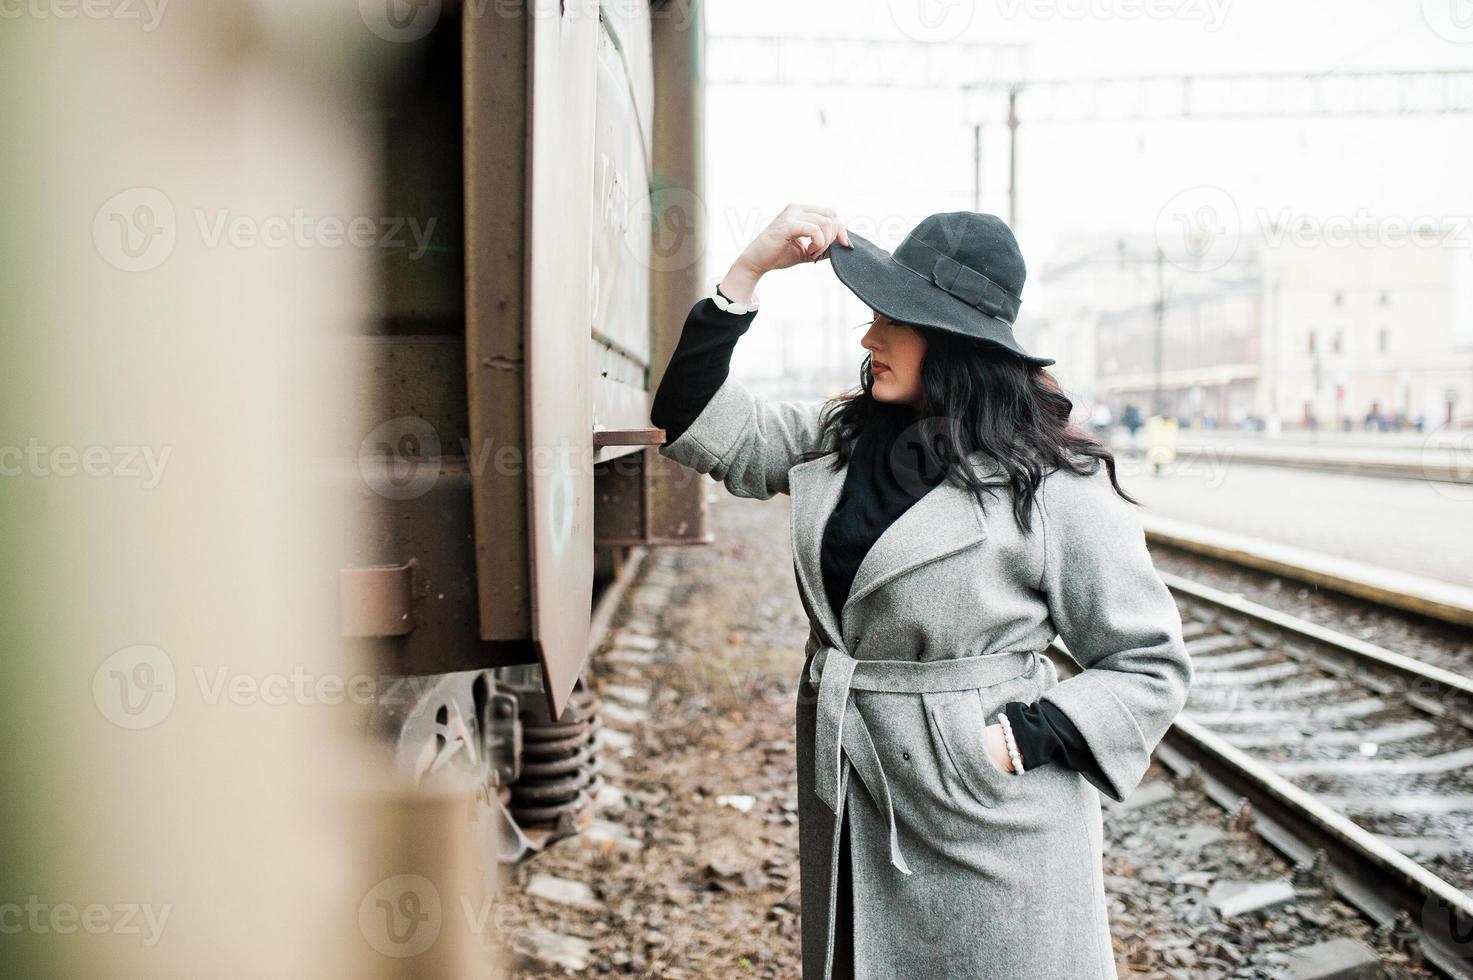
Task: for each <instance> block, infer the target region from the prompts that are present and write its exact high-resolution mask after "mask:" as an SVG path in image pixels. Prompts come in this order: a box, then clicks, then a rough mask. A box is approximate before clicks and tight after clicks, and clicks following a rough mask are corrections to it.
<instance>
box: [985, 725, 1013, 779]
mask: <svg viewBox="0 0 1473 980" xmlns="http://www.w3.org/2000/svg"><path fill="white" fill-rule="evenodd" d="M982 737H983V741H984V742H985V743H986V745H987V757H988V758H990V759H991V760H992V764H993V765H994V766H997V768H999V769H1001V770H1002V771H1003V772H1012V771H1013V760H1012V757H1011V756H1009V755H1008V742H1007V739H1006V738H1005V737H1003V733H1002V726H1001V725H997V724H992V725H988V726H987V728H986V729H984V730H983V732H982Z"/></svg>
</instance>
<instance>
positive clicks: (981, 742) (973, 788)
mask: <svg viewBox="0 0 1473 980" xmlns="http://www.w3.org/2000/svg"><path fill="white" fill-rule="evenodd" d="M994 691H995V689H994V688H988V689H986V690H985V691H984V690H978V689H975V688H974V689H972V690H966V691H939V692H931V693H927V694H923V695H921V697H922V698H923V699H924V700H925V702H926V717H927V718H928V720H929V721H930V724H931V730H932V731H933V732H934V733H935V736H936V741H937V742H938V743H939V747H940V750H941V755H942V759H941V760H940V763H941V768H942V770H943V771H944V772H945V773H946V776H947V778H949V779H952V780H955V781H956V783H957V784H959V786H960V787H961V789H962V790H963V791H964V792H965V793H966V794H967V795H968V796H970V797H971V798H972V799H973V800H975V801H976V802H977V803H980V804H981V805H982V806H986V807H993V806H997V805H998V804H999V803H1001V802H1003V801H1004V800H1005V799H1007V797H1008V796H1009V795H1010V794H1011V793H1012V792H1013V790H1014V789H1015V788H1016V784H1017V780H1018V774H1016V773H1011V772H1008V771H1006V770H1004V769H1002V768H1001V767H999V766H998V765H997V763H995V762H993V761H992V759H991V758H990V757H989V756H988V754H987V738H986V728H987V725H988V723H989V721H990V715H989V714H988V711H987V708H988V706H987V705H986V704H984V703H983V699H984V695H987V696H988V698H989V700H990V699H991V695H992V693H993V692H994Z"/></svg>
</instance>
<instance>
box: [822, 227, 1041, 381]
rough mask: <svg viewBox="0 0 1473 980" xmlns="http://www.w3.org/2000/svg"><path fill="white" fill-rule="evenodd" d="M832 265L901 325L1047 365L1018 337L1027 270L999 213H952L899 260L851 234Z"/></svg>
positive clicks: (922, 231)
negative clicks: (941, 332) (960, 338)
mask: <svg viewBox="0 0 1473 980" xmlns="http://www.w3.org/2000/svg"><path fill="white" fill-rule="evenodd" d="M849 241H850V242H852V243H853V244H852V246H851V247H847V248H846V247H845V246H844V245H842V244H841V243H839V242H838V241H834V242H833V243H831V244H830V245H829V248H828V253H827V255H828V259H829V262H830V263H831V264H832V265H833V267H834V274H835V275H837V276H838V277H839V281H840V282H842V283H843V284H844V285H845V286H848V287H849V289H850V290H851V291H852V292H853V293H854V294H855V295H856V296H858V297H859V298H860V299H862V300H864V302H865V304H866V305H868V306H869V307H870V308H871V309H873V310H875V311H876V312H879V313H883V314H885V316H887V317H889V318H890V319H891V320H894V321H896V322H897V323H905V324H909V325H911V326H917V327H931V328H934V329H936V330H945V331H948V332H950V333H954V334H960V335H962V336H964V337H975V338H977V339H979V340H985V341H990V342H991V343H994V344H997V345H999V346H1000V347H1003V348H1004V349H1006V350H1007V351H1009V352H1010V353H1011V354H1012V355H1014V356H1017V357H1019V358H1021V359H1023V360H1024V361H1026V362H1028V363H1029V364H1033V365H1036V366H1038V367H1047V366H1048V365H1050V364H1053V363H1054V359H1053V358H1052V357H1035V356H1033V355H1032V354H1030V353H1028V352H1027V351H1026V350H1024V349H1023V345H1021V344H1019V343H1018V340H1017V338H1016V337H1014V336H1013V323H1014V322H1015V321H1016V320H1017V317H1018V309H1019V307H1021V306H1022V303H1023V299H1022V296H1023V281H1024V279H1025V278H1026V277H1027V268H1026V266H1025V265H1024V264H1023V253H1022V252H1021V251H1020V250H1019V249H1018V240H1017V239H1016V238H1014V237H1013V232H1012V229H1011V228H1009V227H1008V226H1007V224H1006V223H1005V222H1004V221H1003V220H1002V219H1001V218H999V217H998V216H997V215H995V214H980V213H978V212H976V211H948V212H943V213H941V214H933V215H931V216H930V217H928V218H925V219H924V220H922V221H921V223H920V224H918V225H916V226H915V227H914V228H913V229H911V232H910V234H908V235H906V236H905V241H903V242H901V243H900V244H899V245H898V246H897V247H896V249H895V252H894V254H891V253H890V252H887V251H885V250H884V249H882V248H880V247H879V246H878V245H876V244H875V243H874V242H871V241H869V240H868V239H866V238H864V237H862V236H860V235H856V234H855V233H854V232H852V231H851V232H849Z"/></svg>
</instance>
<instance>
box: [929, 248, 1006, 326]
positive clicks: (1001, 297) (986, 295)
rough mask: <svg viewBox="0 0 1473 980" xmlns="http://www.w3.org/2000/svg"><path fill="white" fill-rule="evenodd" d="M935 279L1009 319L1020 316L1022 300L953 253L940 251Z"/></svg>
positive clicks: (970, 301) (933, 270)
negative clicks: (961, 261) (964, 263)
mask: <svg viewBox="0 0 1473 980" xmlns="http://www.w3.org/2000/svg"><path fill="white" fill-rule="evenodd" d="M931 281H932V282H934V283H935V284H936V285H938V286H940V287H941V288H942V289H944V290H946V291H947V292H948V293H950V294H951V295H953V296H955V297H956V298H957V299H959V300H961V301H962V302H963V303H966V304H967V305H969V306H974V307H976V308H977V309H979V310H981V311H982V312H983V313H986V314H987V315H988V316H995V317H998V318H1000V319H1002V320H1006V321H1007V322H1008V324H1009V325H1011V324H1012V322H1013V321H1014V320H1015V319H1017V317H1018V308H1019V307H1020V306H1021V305H1022V301H1021V300H1019V299H1018V297H1016V296H1014V295H1013V294H1012V293H1010V292H1008V291H1007V290H1006V289H1004V288H1002V287H1001V286H999V285H998V284H997V283H995V282H993V281H992V280H991V279H989V278H987V277H986V276H985V275H983V274H982V273H980V272H978V271H977V270H976V269H973V268H972V267H971V266H967V265H962V264H961V263H960V262H958V261H957V260H956V259H953V258H951V257H950V256H949V255H938V256H937V257H936V262H935V264H934V265H932V266H931Z"/></svg>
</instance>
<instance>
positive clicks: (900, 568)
mask: <svg viewBox="0 0 1473 980" xmlns="http://www.w3.org/2000/svg"><path fill="white" fill-rule="evenodd" d="M968 459H969V460H970V461H971V463H972V465H973V466H974V467H975V468H976V471H977V474H978V476H979V478H980V479H982V481H983V482H985V483H1002V484H1005V483H1007V473H1006V471H1005V470H1003V468H1002V466H1001V465H1000V464H998V463H997V461H996V460H994V459H992V458H991V457H990V456H986V455H984V454H982V453H980V452H974V453H972V454H971V455H970V456H969V457H968ZM832 463H833V454H832V453H831V454H829V455H827V456H822V457H820V458H818V459H813V460H809V461H807V462H805V463H799V464H798V465H796V466H794V467H792V468H791V469H790V470H789V471H788V488H789V494H790V496H791V498H792V510H793V521H792V547H793V559H794V564H795V565H796V568H797V574H798V587H799V589H800V590H802V592H803V600H804V604H805V605H806V606H807V608H808V614H809V616H810V617H812V618H813V619H814V620H815V621H816V622H817V623H818V625H819V628H820V630H821V631H822V632H823V633H824V634H825V635H824V639H825V640H826V642H828V643H829V644H830V645H832V646H834V647H837V648H838V649H841V650H844V651H845V652H848V646H847V645H846V644H845V643H844V640H843V629H842V625H841V624H840V623H839V622H837V621H836V620H835V619H834V611H833V607H832V604H831V603H830V602H829V597H828V594H827V592H826V591H825V590H824V584H823V566H822V565H821V564H820V552H821V549H822V547H823V530H824V526H825V525H826V524H827V523H828V519H829V515H830V514H832V513H833V512H834V507H835V506H836V505H837V504H838V502H839V494H840V492H841V491H842V490H843V489H844V478H845V476H846V475H847V474H848V472H849V468H848V466H847V465H846V466H845V467H843V468H841V469H840V470H838V471H837V472H831V471H830V467H831V465H832ZM986 536H987V529H986V526H985V525H984V524H983V520H982V513H981V511H980V510H979V509H978V508H977V505H976V498H975V496H974V495H973V494H972V492H971V491H970V490H968V489H965V488H962V487H957V486H954V485H952V484H951V483H949V482H948V483H943V484H941V485H940V486H937V487H935V488H934V489H932V490H931V491H930V492H928V493H927V494H926V495H925V496H924V497H922V498H921V499H920V500H918V501H916V502H915V503H914V504H912V505H911V506H910V507H909V508H908V509H907V510H906V511H905V513H903V514H901V515H900V517H898V518H897V519H896V520H895V521H894V522H893V523H892V524H891V525H890V526H889V527H887V528H885V530H884V531H883V532H882V533H881V534H880V536H879V538H878V539H876V541H875V543H874V544H873V545H872V546H871V547H870V549H869V551H868V552H867V553H866V554H865V556H864V559H863V560H862V561H861V562H860V564H859V569H858V570H857V571H856V572H855V575H854V583H853V585H852V586H850V589H849V597H848V598H847V599H846V600H845V601H844V608H843V609H842V610H840V612H841V613H844V614H847V612H848V610H849V607H850V606H851V605H853V604H854V603H855V602H857V601H858V600H860V599H862V598H864V597H865V596H866V595H868V594H869V593H871V592H873V591H874V590H875V589H877V588H879V587H880V586H882V585H884V584H885V583H886V582H889V581H891V580H892V579H895V578H897V577H899V576H901V575H904V574H905V573H906V572H909V571H911V570H912V569H915V568H918V567H920V566H922V565H925V564H927V563H929V562H933V561H937V560H939V559H941V558H945V557H948V556H950V555H954V554H956V553H957V552H958V551H962V550H963V549H965V548H970V547H972V546H974V545H977V544H980V543H981V542H982V541H983V540H984V539H985V538H986Z"/></svg>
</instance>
